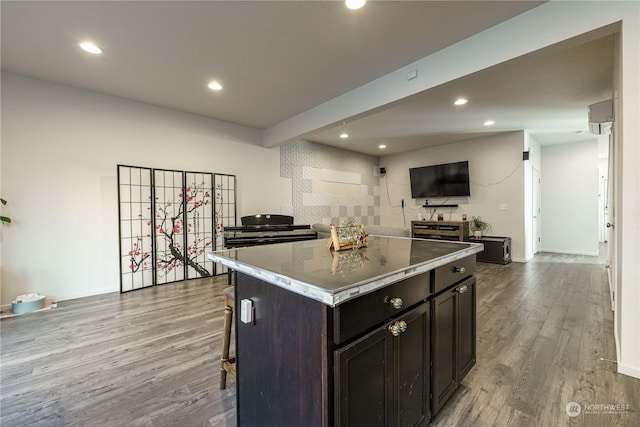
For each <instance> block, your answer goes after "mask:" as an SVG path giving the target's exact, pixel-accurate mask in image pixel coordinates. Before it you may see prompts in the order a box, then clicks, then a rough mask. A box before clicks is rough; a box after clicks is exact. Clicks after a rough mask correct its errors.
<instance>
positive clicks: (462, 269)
mask: <svg viewBox="0 0 640 427" xmlns="http://www.w3.org/2000/svg"><path fill="white" fill-rule="evenodd" d="M475 272H476V257H475V255H473V256H468V257H466V258H462V259H459V260H457V261H453V262H450V263H449V264H446V265H443V266H440V267H438V268H436V269H435V270H433V280H432V281H431V292H432V293H434V294H435V293H438V292H440V291H442V290H444V289H446V288H448V287H449V286H451V285H453V284H454V283H457V282H459V281H460V280H462V279H464V278H466V277H469V276H472V275H474V274H475Z"/></svg>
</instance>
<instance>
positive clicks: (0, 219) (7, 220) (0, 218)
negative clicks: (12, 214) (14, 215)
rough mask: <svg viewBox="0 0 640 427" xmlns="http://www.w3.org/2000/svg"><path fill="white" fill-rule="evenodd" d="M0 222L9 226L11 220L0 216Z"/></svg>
mask: <svg viewBox="0 0 640 427" xmlns="http://www.w3.org/2000/svg"><path fill="white" fill-rule="evenodd" d="M0 221H2V222H6V223H7V224H9V223H10V222H11V218H9V217H8V216H0Z"/></svg>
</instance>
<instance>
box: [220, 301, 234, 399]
mask: <svg viewBox="0 0 640 427" xmlns="http://www.w3.org/2000/svg"><path fill="white" fill-rule="evenodd" d="M224 303H225V307H224V326H223V332H222V357H221V359H220V390H224V389H225V388H227V369H226V368H227V366H228V365H230V363H231V362H230V360H229V346H230V344H231V324H232V322H233V301H230V300H229V298H228V297H227V296H225V298H224Z"/></svg>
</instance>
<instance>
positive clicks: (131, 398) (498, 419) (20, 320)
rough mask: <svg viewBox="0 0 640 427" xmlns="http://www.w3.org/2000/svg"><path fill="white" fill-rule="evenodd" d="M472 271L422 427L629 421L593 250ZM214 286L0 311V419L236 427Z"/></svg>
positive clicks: (220, 284) (632, 398)
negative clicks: (472, 317) (457, 331)
mask: <svg viewBox="0 0 640 427" xmlns="http://www.w3.org/2000/svg"><path fill="white" fill-rule="evenodd" d="M477 276H478V289H477V292H478V313H477V318H478V338H477V353H478V360H477V364H476V366H475V367H474V368H473V369H472V370H471V372H470V373H469V374H468V375H467V377H466V378H465V380H464V381H463V383H462V385H461V387H460V388H459V390H458V391H457V392H456V394H454V396H453V397H452V399H451V400H450V401H449V403H448V404H447V405H446V406H445V408H444V409H443V410H442V412H441V413H440V414H439V416H438V417H437V418H436V419H435V420H434V421H433V425H435V426H565V425H570V426H574V425H578V426H639V425H640V380H637V379H633V378H631V377H627V376H624V375H620V374H617V373H616V372H615V363H614V362H612V360H615V347H614V341H613V313H612V312H611V309H610V304H609V292H608V285H607V282H606V272H605V270H604V267H603V266H602V265H601V264H599V263H598V260H597V257H572V256H558V255H555V254H554V255H550V254H542V255H538V256H536V258H535V259H534V260H533V261H531V262H529V263H526V264H520V263H512V264H508V265H505V266H503V265H495V264H485V263H479V264H478V272H477ZM225 286H226V276H221V277H218V278H214V279H202V280H196V281H190V282H181V283H175V284H169V285H162V286H159V287H155V288H152V289H145V290H141V291H135V292H130V293H127V294H119V293H111V294H105V295H99V296H95V297H88V298H82V299H77V300H72V301H63V302H60V303H59V304H58V308H56V309H54V310H50V311H43V312H39V313H31V314H27V315H23V316H17V317H13V318H7V319H3V320H2V321H1V322H0V338H1V344H0V345H1V347H0V356H1V359H0V363H1V364H0V387H1V388H0V397H1V401H0V425H2V426H3V427H9V426H25V425H30V426H31V425H33V426H235V425H236V423H235V381H234V380H233V379H230V380H229V381H228V388H227V390H222V391H221V390H219V389H218V381H219V373H218V369H219V357H220V356H219V355H220V350H221V331H222V314H223V303H222V289H223V288H224V287H225ZM600 358H603V359H604V360H600ZM572 401H575V402H578V403H580V404H581V405H582V413H581V414H580V415H579V416H577V417H569V416H568V415H567V414H566V411H565V408H566V405H567V404H568V403H569V402H572ZM598 404H599V405H604V404H620V405H628V408H627V407H626V406H625V410H615V411H607V410H605V409H603V408H602V407H600V408H599V407H594V406H593V405H598ZM588 405H591V406H588ZM589 408H591V411H589ZM265 425H267V426H268V420H265ZM274 427H276V426H274ZM305 427H306V426H305Z"/></svg>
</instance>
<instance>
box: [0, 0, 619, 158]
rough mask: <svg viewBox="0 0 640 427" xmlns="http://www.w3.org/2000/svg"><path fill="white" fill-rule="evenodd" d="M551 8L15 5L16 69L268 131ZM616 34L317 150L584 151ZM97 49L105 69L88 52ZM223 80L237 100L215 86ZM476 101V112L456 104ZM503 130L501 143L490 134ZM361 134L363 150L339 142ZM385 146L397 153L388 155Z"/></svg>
mask: <svg viewBox="0 0 640 427" xmlns="http://www.w3.org/2000/svg"><path fill="white" fill-rule="evenodd" d="M542 3H544V2H541V1H494V2H490V1H468V2H461V1H444V2H437V1H424V2H422V1H407V2H405V1H385V2H381V1H380V2H378V1H370V2H369V3H368V4H367V5H365V7H364V8H363V9H361V10H359V11H350V10H348V9H346V8H345V6H344V4H343V3H342V2H340V1H282V2H274V1H255V2H254V1H210V2H188V1H174V2H154V1H130V2H109V1H107V2H103V1H85V2H70V1H59V2H55V1H53V2H52V1H45V2H24V1H17V2H12V1H4V0H3V1H2V2H1V3H0V8H1V43H2V45H1V46H2V50H1V53H2V56H1V64H2V70H3V71H8V72H12V73H16V74H22V75H26V76H31V77H35V78H38V79H43V80H48V81H52V82H55V83H61V84H65V85H70V86H74V87H79V88H82V89H87V90H92V91H96V92H101V93H105V94H108V95H114V96H119V97H124V98H127V99H131V100H135V101H140V102H144V103H148V104H152V105H157V106H162V107H167V108H171V109H175V110H179V111H184V112H187V113H193V114H198V115H202V116H206V117H212V118H215V119H219V120H224V121H228V122H232V123H236V124H240V125H244V126H250V127H254V128H258V129H267V128H270V127H272V126H274V125H277V124H278V123H281V122H283V121H285V120H287V119H290V118H292V117H294V116H296V115H298V114H300V113H303V112H305V111H307V110H309V109H311V108H313V107H315V106H317V105H319V104H322V103H323V102H326V101H329V100H331V99H333V98H335V97H337V96H339V95H341V94H344V93H346V92H348V91H350V90H353V89H355V88H357V87H359V86H361V85H363V84H365V83H367V82H370V81H372V80H374V79H376V78H379V77H381V76H383V75H385V74H388V73H390V72H392V71H394V70H396V69H398V68H401V67H403V66H405V65H407V64H410V63H412V62H414V61H416V60H418V59H421V58H423V57H425V56H428V55H430V54H432V53H434V52H436V51H438V50H441V49H443V48H446V47H447V46H450V45H452V44H454V43H456V42H458V41H461V40H463V39H465V38H467V37H469V36H471V35H473V34H476V33H478V32H481V31H483V30H484V29H487V28H490V27H492V26H494V25H496V24H498V23H500V22H502V21H505V20H508V19H509V18H511V17H513V16H515V15H518V14H520V13H523V12H525V11H527V10H529V9H531V8H534V7H536V6H539V5H540V4H542ZM612 32H613V31H612V30H611V31H608V32H604V33H602V34H595V35H593V34H592V35H585V36H584V37H583V38H581V39H576V40H570V41H567V42H565V43H563V44H561V45H557V46H553V47H550V48H548V49H545V50H544V51H539V52H535V53H533V54H530V55H527V56H525V57H522V58H519V59H516V60H512V61H509V62H507V63H504V64H500V65H497V66H494V67H492V68H490V69H487V70H483V71H480V72H478V73H475V74H472V75H469V76H466V77H464V78H461V79H458V80H456V81H452V82H449V83H447V84H445V85H442V86H439V87H436V88H433V89H430V90H428V91H425V92H422V93H421V94H418V95H414V96H413V97H411V98H409V99H406V100H403V101H402V102H399V103H396V104H394V105H392V106H389V108H385V109H383V110H381V111H377V112H375V113H374V114H371V115H369V116H365V117H361V118H359V119H358V120H350V121H349V122H348V123H346V122H345V124H338V125H337V126H336V127H334V128H333V129H323V130H321V131H317V132H311V133H309V134H307V135H305V137H306V138H307V139H309V140H312V141H316V142H321V143H325V144H329V145H335V146H340V147H342V148H348V149H351V150H354V151H359V152H363V153H367V154H372V155H377V156H379V155H386V154H392V153H396V152H402V151H407V150H413V149H417V148H420V147H423V146H428V145H435V144H444V143H448V142H452V141H459V140H463V139H469V138H473V137H477V136H482V135H487V134H491V133H496V132H506V131H514V130H522V129H527V130H530V131H531V132H532V134H534V136H536V138H538V139H539V140H540V141H541V142H542V143H557V142H567V141H568V140H570V139H571V138H573V139H574V140H575V139H576V138H578V139H579V138H582V139H584V138H585V136H584V135H582V136H580V134H576V131H579V130H582V131H586V130H587V123H586V106H587V105H589V104H590V103H593V102H597V101H601V100H604V99H608V98H610V97H611V76H612V62H613V60H612V49H611V47H612V43H613V40H612V37H611V36H610V34H611V33H612ZM84 40H91V41H94V42H95V43H96V44H98V45H99V46H100V47H102V49H103V50H104V53H103V54H102V55H99V56H94V55H89V54H87V53H85V52H84V51H82V50H81V49H79V47H78V43H79V42H81V41H84ZM214 79H215V80H218V81H220V82H221V84H222V85H223V87H224V89H223V90H222V91H220V92H213V91H211V90H209V89H207V87H206V84H207V83H208V82H209V81H211V80H214ZM460 95H464V96H466V97H468V98H469V103H468V104H467V105H465V106H464V107H462V108H455V109H454V107H453V105H452V102H453V98H454V97H457V96H460ZM488 118H492V119H493V120H495V121H496V125H494V126H493V127H492V128H491V130H490V131H489V132H487V128H485V127H484V126H483V125H482V123H483V122H484V120H485V119H488ZM344 128H347V129H348V132H349V134H350V135H351V137H350V138H349V139H348V140H347V141H344V140H341V139H340V138H338V134H339V133H340V132H341V131H342V130H343V129H344ZM380 143H385V144H386V145H387V149H386V150H385V151H384V152H381V151H380V149H378V145H379V144H380Z"/></svg>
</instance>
